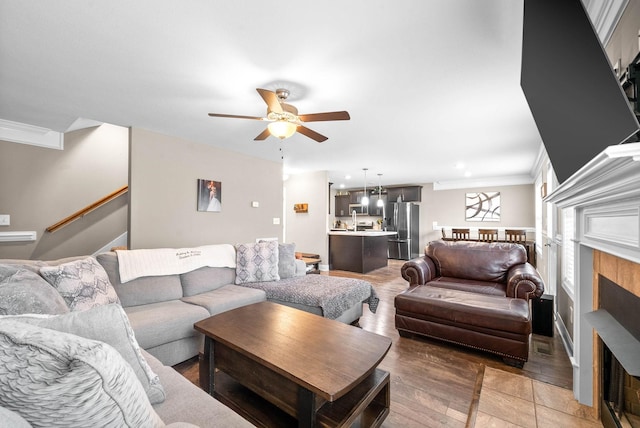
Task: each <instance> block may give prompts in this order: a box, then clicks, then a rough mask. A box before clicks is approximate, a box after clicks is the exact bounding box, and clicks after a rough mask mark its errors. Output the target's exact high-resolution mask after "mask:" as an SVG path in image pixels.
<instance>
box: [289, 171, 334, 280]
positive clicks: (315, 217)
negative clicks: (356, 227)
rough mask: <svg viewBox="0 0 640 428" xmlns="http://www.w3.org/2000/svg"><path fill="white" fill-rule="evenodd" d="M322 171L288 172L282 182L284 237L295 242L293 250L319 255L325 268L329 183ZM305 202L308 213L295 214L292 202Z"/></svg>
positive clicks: (324, 172)
mask: <svg viewBox="0 0 640 428" xmlns="http://www.w3.org/2000/svg"><path fill="white" fill-rule="evenodd" d="M328 181H329V180H328V177H327V173H326V171H319V172H310V173H302V174H295V175H291V176H290V177H289V178H288V179H287V180H286V181H285V203H284V209H285V211H284V215H285V218H286V219H285V220H286V221H285V224H286V231H285V240H286V241H287V242H290V243H295V244H296V251H299V252H303V253H313V254H319V255H320V258H321V259H322V262H321V268H323V269H328V264H329V249H328V248H329V240H328V237H327V222H328V218H329V182H328ZM297 203H306V204H308V205H309V212H307V213H296V212H294V211H293V205H294V204H297Z"/></svg>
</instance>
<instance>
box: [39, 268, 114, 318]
mask: <svg viewBox="0 0 640 428" xmlns="http://www.w3.org/2000/svg"><path fill="white" fill-rule="evenodd" d="M40 275H42V277H43V278H44V279H46V280H47V282H48V283H49V284H51V285H52V286H53V287H54V288H55V289H56V290H58V293H60V295H61V296H62V298H63V299H64V301H65V302H66V303H67V306H69V309H70V310H71V311H84V310H87V309H90V308H92V307H94V306H99V305H106V304H109V303H120V300H119V299H118V295H117V294H116V291H115V290H114V288H113V286H112V285H111V283H110V282H109V277H108V276H107V273H106V272H105V270H104V268H103V267H102V265H101V264H100V263H98V262H97V261H96V259H94V258H93V257H87V258H85V259H81V260H75V261H72V262H68V263H63V264H60V265H58V266H43V267H41V268H40Z"/></svg>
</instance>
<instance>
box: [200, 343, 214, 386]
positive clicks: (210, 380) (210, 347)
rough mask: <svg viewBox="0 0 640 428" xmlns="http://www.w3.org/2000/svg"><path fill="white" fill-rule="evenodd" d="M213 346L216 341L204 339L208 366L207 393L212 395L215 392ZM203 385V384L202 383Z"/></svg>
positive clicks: (205, 359)
mask: <svg viewBox="0 0 640 428" xmlns="http://www.w3.org/2000/svg"><path fill="white" fill-rule="evenodd" d="M213 346H214V341H213V339H211V338H210V337H209V336H205V337H204V358H203V359H204V361H205V364H206V365H207V366H208V367H207V370H206V376H207V377H208V379H207V381H206V382H204V384H205V387H206V392H208V393H209V394H210V395H213V392H214V390H215V378H216V377H215V360H214V357H213ZM200 384H201V385H202V384H203V382H200Z"/></svg>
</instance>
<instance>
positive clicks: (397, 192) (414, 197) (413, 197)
mask: <svg viewBox="0 0 640 428" xmlns="http://www.w3.org/2000/svg"><path fill="white" fill-rule="evenodd" d="M398 198H400V199H399V200H400V202H420V201H422V186H403V187H387V200H388V201H389V202H398Z"/></svg>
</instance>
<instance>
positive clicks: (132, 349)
mask: <svg viewBox="0 0 640 428" xmlns="http://www.w3.org/2000/svg"><path fill="white" fill-rule="evenodd" d="M2 319H3V320H9V319H13V320H17V321H20V322H23V323H26V324H30V325H35V326H39V327H45V328H49V329H52V330H56V331H61V332H64V333H70V334H74V335H76V336H80V337H84V338H86V339H92V340H99V341H101V342H104V343H106V344H108V345H110V346H112V347H113V348H115V350H116V351H118V352H119V353H120V355H121V356H122V357H123V358H124V360H125V361H126V362H127V363H129V365H130V366H131V368H132V369H133V371H134V373H135V375H136V377H137V378H138V380H139V381H140V383H141V384H142V387H143V388H144V391H145V393H146V394H147V397H149V400H150V401H151V404H155V403H160V402H162V401H164V399H165V393H164V389H163V387H162V385H161V384H160V379H159V378H158V375H157V374H155V373H154V372H153V371H152V370H151V368H150V367H149V365H148V364H147V362H146V361H145V359H144V358H143V356H142V353H141V350H140V346H138V342H137V341H136V338H135V335H134V333H133V330H132V329H131V326H130V325H129V320H128V319H127V315H126V314H125V313H124V310H123V309H122V307H121V306H120V305H117V304H110V305H105V306H98V307H96V308H93V309H90V310H87V311H81V312H71V313H69V314H65V315H59V316H45V317H42V316H33V315H22V316H16V317H4V318H2Z"/></svg>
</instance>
